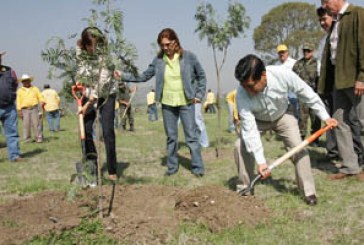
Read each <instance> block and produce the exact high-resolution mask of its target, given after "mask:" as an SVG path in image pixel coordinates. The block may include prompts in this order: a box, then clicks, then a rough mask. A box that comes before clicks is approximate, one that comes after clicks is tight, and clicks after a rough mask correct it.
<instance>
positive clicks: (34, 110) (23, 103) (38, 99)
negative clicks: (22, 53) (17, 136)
mask: <svg viewBox="0 0 364 245" xmlns="http://www.w3.org/2000/svg"><path fill="white" fill-rule="evenodd" d="M19 81H20V82H22V84H23V86H22V87H20V88H19V89H18V91H17V99H16V109H17V111H18V113H19V115H20V117H21V118H22V119H23V138H24V141H25V142H30V141H31V132H30V131H31V130H30V129H31V127H33V134H34V138H35V141H36V142H37V143H41V142H43V134H42V131H41V127H40V121H39V109H38V106H39V105H40V106H41V108H43V106H44V99H43V96H42V94H41V93H40V90H39V88H37V87H36V86H33V85H32V81H33V77H31V76H30V75H28V74H23V75H22V76H21V78H20V79H19Z"/></svg>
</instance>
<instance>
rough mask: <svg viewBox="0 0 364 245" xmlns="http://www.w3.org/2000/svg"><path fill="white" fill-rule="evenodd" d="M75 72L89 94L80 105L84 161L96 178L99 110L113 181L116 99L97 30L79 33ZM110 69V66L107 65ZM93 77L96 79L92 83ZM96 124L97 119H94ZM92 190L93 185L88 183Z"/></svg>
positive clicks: (104, 51) (115, 176) (114, 173)
mask: <svg viewBox="0 0 364 245" xmlns="http://www.w3.org/2000/svg"><path fill="white" fill-rule="evenodd" d="M76 52H77V59H78V60H77V61H78V68H79V69H78V70H77V77H76V79H77V81H78V83H80V84H85V85H87V87H89V88H88V90H90V92H89V93H86V97H87V98H85V99H84V101H83V109H82V113H83V114H84V122H85V134H86V154H87V159H88V160H90V161H91V162H93V165H92V164H91V166H93V168H91V174H92V175H94V176H96V175H97V167H98V163H97V151H96V147H95V143H94V140H93V136H92V132H93V124H94V122H95V119H96V114H97V113H96V110H99V115H100V124H101V129H102V136H103V141H104V144H105V152H106V165H107V170H108V173H109V179H110V180H112V181H115V180H116V179H117V175H116V173H117V172H116V164H117V162H116V148H115V130H114V117H115V97H116V91H117V88H116V85H115V80H114V77H113V70H109V67H111V66H108V64H106V62H105V59H106V56H108V52H107V40H106V38H105V36H104V34H103V33H102V32H101V31H100V29H98V28H97V27H87V28H85V29H84V30H83V31H82V33H81V39H80V40H78V42H77V47H76ZM109 65H110V64H109ZM95 77H97V78H99V79H94V78H95ZM97 120H99V119H97ZM91 184H92V186H94V185H95V183H91Z"/></svg>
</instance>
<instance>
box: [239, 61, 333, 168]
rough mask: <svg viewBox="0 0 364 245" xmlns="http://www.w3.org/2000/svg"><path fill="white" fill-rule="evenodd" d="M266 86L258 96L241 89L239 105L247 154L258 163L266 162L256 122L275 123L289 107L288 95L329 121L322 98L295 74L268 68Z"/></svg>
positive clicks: (277, 67)
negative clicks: (289, 93) (290, 92)
mask: <svg viewBox="0 0 364 245" xmlns="http://www.w3.org/2000/svg"><path fill="white" fill-rule="evenodd" d="M266 70H267V71H266V72H267V86H266V88H265V89H264V90H263V91H262V92H260V93H258V94H257V95H250V94H249V93H248V92H247V91H246V90H245V89H244V88H243V87H242V86H239V87H238V92H237V97H236V102H237V107H238V111H239V116H240V119H241V136H242V139H243V140H244V143H245V145H246V149H247V151H248V152H251V153H252V154H253V155H254V157H255V160H256V162H257V163H258V164H264V163H266V159H265V157H264V151H263V145H262V142H261V139H260V133H259V130H258V127H257V124H256V121H255V120H256V119H257V120H260V121H265V122H272V121H275V120H277V119H279V118H281V117H282V116H283V115H284V114H285V113H286V111H287V108H288V92H289V91H292V92H294V93H295V94H297V96H298V99H299V100H300V102H302V103H305V104H306V105H307V106H308V107H310V108H311V109H312V110H313V111H314V112H315V114H316V115H317V116H318V117H319V118H320V119H321V120H323V121H325V120H327V119H329V118H330V116H329V114H328V113H327V112H326V110H325V106H324V104H323V102H322V101H321V99H320V98H319V96H318V95H317V94H316V93H315V92H314V91H313V90H312V88H311V87H310V86H308V85H307V83H305V82H304V81H303V80H302V79H301V78H300V77H299V76H298V75H297V74H296V73H294V72H293V71H291V70H289V69H286V68H283V67H282V66H267V68H266Z"/></svg>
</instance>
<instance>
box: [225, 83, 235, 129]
mask: <svg viewBox="0 0 364 245" xmlns="http://www.w3.org/2000/svg"><path fill="white" fill-rule="evenodd" d="M236 92H237V90H236V89H234V90H232V91H230V92H229V93H228V94H227V95H226V103H227V105H228V109H229V118H228V122H229V132H230V133H234V132H235V123H234V107H235V105H236V103H235V99H236Z"/></svg>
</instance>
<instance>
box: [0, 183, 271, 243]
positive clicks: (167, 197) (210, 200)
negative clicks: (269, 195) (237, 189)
mask: <svg viewBox="0 0 364 245" xmlns="http://www.w3.org/2000/svg"><path fill="white" fill-rule="evenodd" d="M103 188H104V190H103V193H104V195H105V200H104V207H105V216H106V214H107V207H108V202H109V195H110V191H111V188H110V186H104V187H103ZM97 196H98V190H97V189H93V190H86V191H83V192H82V193H81V194H80V195H78V196H76V197H75V198H73V201H69V200H68V198H67V194H66V193H61V192H43V193H39V194H36V195H32V196H29V197H27V198H22V199H17V200H13V201H11V202H8V203H7V204H5V205H1V206H0V244H17V243H20V242H22V241H26V240H29V239H30V238H32V237H34V236H36V235H44V234H48V233H49V232H50V231H62V230H67V229H71V228H73V227H76V226H78V225H79V224H80V221H81V219H82V218H83V217H89V218H93V217H97V215H95V214H93V212H92V211H94V210H96V208H97V203H98V201H97ZM269 216H270V212H269V210H268V209H267V208H265V206H264V205H263V204H262V203H261V202H260V201H259V200H258V199H256V198H253V197H244V198H243V197H240V196H238V195H237V194H236V193H234V192H232V191H230V190H227V189H225V188H223V187H218V186H205V187H199V188H196V189H194V190H186V189H181V188H176V187H167V186H156V185H154V186H153V185H139V186H138V185H125V186H116V190H115V199H114V205H113V211H112V215H110V216H109V217H105V218H104V219H103V223H104V226H105V229H106V230H107V231H108V233H109V235H110V236H111V237H113V238H114V239H116V240H123V241H133V242H135V241H139V242H147V243H167V242H168V241H169V240H170V239H171V238H172V237H173V236H174V234H175V232H176V231H177V228H178V225H179V224H180V223H181V222H182V221H187V222H193V223H203V224H205V225H207V227H209V229H210V230H211V232H219V231H221V230H223V229H226V228H231V227H234V226H236V225H238V224H242V225H246V226H255V225H257V224H258V222H264V221H265V220H266V219H267V218H268V217H269Z"/></svg>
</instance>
